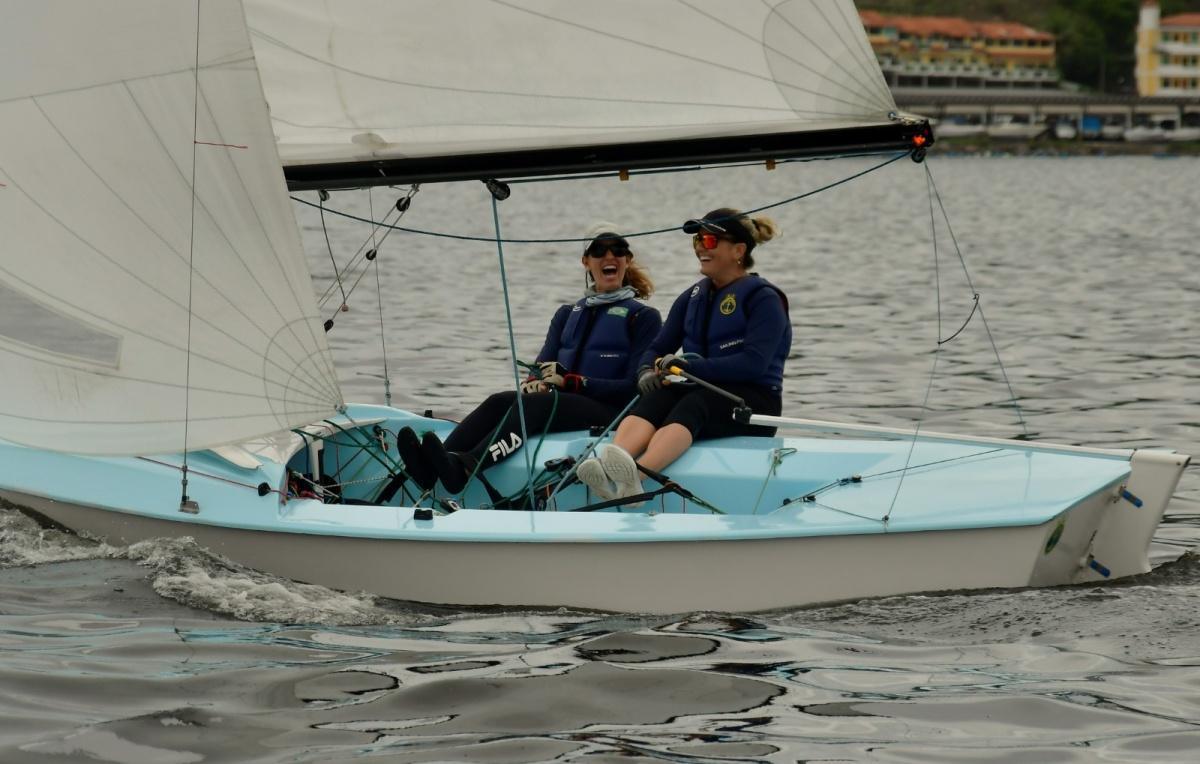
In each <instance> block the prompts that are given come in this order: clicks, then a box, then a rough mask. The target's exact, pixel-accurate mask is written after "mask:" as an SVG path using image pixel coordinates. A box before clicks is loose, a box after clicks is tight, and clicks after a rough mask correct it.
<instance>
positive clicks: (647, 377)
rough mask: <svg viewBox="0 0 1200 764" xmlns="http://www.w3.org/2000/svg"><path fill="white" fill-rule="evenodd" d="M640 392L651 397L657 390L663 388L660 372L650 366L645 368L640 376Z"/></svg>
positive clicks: (638, 383) (638, 384)
mask: <svg viewBox="0 0 1200 764" xmlns="http://www.w3.org/2000/svg"><path fill="white" fill-rule="evenodd" d="M637 386H638V392H639V393H641V394H642V395H649V394H650V393H652V392H654V391H655V390H657V389H659V388H660V387H662V380H661V379H659V377H658V372H657V371H655V370H654V369H653V368H651V367H649V366H643V367H642V370H641V372H640V373H639V374H638V382H637Z"/></svg>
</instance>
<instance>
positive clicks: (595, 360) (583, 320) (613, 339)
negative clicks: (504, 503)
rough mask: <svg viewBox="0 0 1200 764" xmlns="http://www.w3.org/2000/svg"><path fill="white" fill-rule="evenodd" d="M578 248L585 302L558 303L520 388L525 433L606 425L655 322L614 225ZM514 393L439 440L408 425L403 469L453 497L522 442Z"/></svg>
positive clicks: (632, 390)
mask: <svg viewBox="0 0 1200 764" xmlns="http://www.w3.org/2000/svg"><path fill="white" fill-rule="evenodd" d="M588 235H589V236H590V237H591V239H590V240H589V242H588V244H587V246H586V247H585V248H584V250H583V256H582V258H581V263H582V265H583V268H584V287H585V289H584V296H583V297H582V298H580V299H579V300H578V301H576V302H574V303H571V304H567V305H561V306H559V308H558V310H557V311H556V312H555V313H554V317H553V318H552V319H551V320H550V329H549V331H548V332H547V333H546V341H545V343H544V345H543V346H542V351H541V352H540V353H538V356H537V361H536V363H537V368H538V371H537V372H536V373H533V374H530V376H529V378H528V379H526V381H525V382H524V383H523V384H522V385H521V389H520V394H521V396H522V400H521V403H522V406H521V408H523V409H524V412H525V427H524V432H526V433H539V434H540V433H543V432H564V431H568V430H583V429H588V428H590V427H597V426H599V427H604V426H607V425H609V424H610V423H611V422H612V421H613V419H615V418H616V417H617V415H618V414H620V413H621V411H622V410H623V409H624V408H625V407H626V406H627V405H628V404H629V401H630V400H631V399H632V398H633V397H634V395H636V393H637V370H638V363H639V361H640V359H641V357H642V356H643V355H644V354H645V352H646V350H647V349H648V348H649V347H650V343H651V341H652V340H653V339H654V337H655V336H656V335H657V334H658V330H659V328H660V327H661V326H662V316H661V314H659V312H658V311H657V310H655V309H654V308H651V307H650V306H648V305H646V304H645V303H644V302H642V301H643V300H645V299H646V298H648V297H649V296H650V295H651V294H652V293H653V291H654V284H653V282H652V281H651V280H650V277H649V276H648V275H647V274H646V271H645V269H643V268H642V267H641V266H640V265H639V264H638V263H637V262H636V258H635V257H634V252H633V249H632V248H631V247H630V245H629V241H628V240H626V239H625V238H624V237H623V236H621V235H620V234H619V233H617V228H616V226H614V225H612V224H610V223H602V224H599V225H597V226H593V227H592V229H591V231H590V232H589V234H588ZM516 401H517V393H516V392H514V391H511V390H509V391H506V392H500V393H495V394H493V395H491V396H490V397H488V399H487V400H485V401H484V402H483V403H481V404H480V405H479V406H478V407H477V408H476V409H475V410H474V411H472V412H471V413H470V414H468V415H467V416H466V417H465V418H464V419H463V420H462V422H460V423H459V424H458V426H457V427H455V428H454V430H453V431H452V432H451V433H450V434H449V435H448V436H447V437H446V442H445V443H444V444H443V443H442V442H441V441H440V440H439V439H438V437H437V436H436V435H435V434H434V433H432V432H427V433H425V434H424V436H423V437H422V438H421V439H418V438H417V435H416V433H415V432H413V430H412V429H411V428H407V427H406V428H404V429H402V430H401V431H400V433H399V435H398V438H397V441H398V446H399V450H400V456H401V458H402V459H403V460H404V463H405V469H406V471H407V472H408V473H409V475H410V476H412V478H413V480H414V481H415V482H416V483H417V484H418V485H420V486H421V487H422V488H424V489H426V490H428V489H429V488H432V487H433V485H434V484H435V483H436V481H437V480H438V479H440V480H441V481H442V485H443V486H444V487H445V488H446V490H448V491H450V492H451V493H460V492H461V491H462V490H463V489H464V488H465V487H466V484H467V480H468V479H469V477H470V476H471V475H472V474H475V473H477V472H482V471H483V470H486V469H487V468H489V467H491V466H493V465H495V464H497V463H498V462H500V461H502V460H504V459H506V458H507V457H508V456H510V455H511V454H513V453H514V452H515V451H516V450H517V449H518V448H520V447H521V446H522V445H523V441H522V437H523V436H522V434H521V433H522V427H521V419H520V414H519V411H518V407H517V405H516Z"/></svg>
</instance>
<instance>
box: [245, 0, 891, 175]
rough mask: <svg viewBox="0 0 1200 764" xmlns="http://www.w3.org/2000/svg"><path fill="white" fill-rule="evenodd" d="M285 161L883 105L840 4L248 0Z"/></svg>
mask: <svg viewBox="0 0 1200 764" xmlns="http://www.w3.org/2000/svg"><path fill="white" fill-rule="evenodd" d="M246 10H247V18H248V20H249V24H250V28H251V36H252V40H253V43H254V49H255V53H256V56H257V59H258V64H259V68H260V70H261V72H262V76H263V86H264V89H265V91H266V93H267V98H268V101H269V102H270V104H271V118H272V120H273V121H274V126H275V133H276V135H277V137H278V139H279V151H280V155H281V157H282V158H283V160H284V163H285V164H289V165H292V164H314V163H322V162H351V161H365V160H371V159H383V158H391V157H429V156H455V157H457V156H462V155H464V154H472V153H486V152H497V151H513V150H523V149H529V150H544V149H548V148H556V147H567V146H580V145H597V144H601V145H602V144H615V143H621V144H626V143H628V144H637V143H645V142H649V141H663V140H678V139H695V138H712V137H720V136H728V135H747V134H767V133H774V132H792V131H800V130H829V129H836V128H841V127H848V126H862V125H876V124H887V123H888V122H889V114H890V113H892V112H894V111H895V109H896V105H895V102H894V101H893V99H892V95H891V93H890V91H889V90H888V87H887V84H886V82H885V81H884V78H883V75H882V73H881V72H880V69H879V65H878V63H877V62H876V60H875V56H874V54H873V53H872V51H871V46H870V44H869V42H868V41H867V39H866V33H865V31H864V29H863V26H862V22H861V21H860V20H859V17H858V13H857V11H856V10H855V7H854V3H853V2H851V0H604V2H588V1H585V0H491V1H490V2H478V1H477V0H403V2H396V0H352V1H350V2H339V3H329V2H325V0H246Z"/></svg>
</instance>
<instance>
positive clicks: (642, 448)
mask: <svg viewBox="0 0 1200 764" xmlns="http://www.w3.org/2000/svg"><path fill="white" fill-rule="evenodd" d="M683 231H684V232H685V233H690V234H692V250H693V253H694V254H695V256H696V259H697V260H699V262H700V273H701V275H702V276H703V277H704V278H702V279H700V281H698V282H696V283H695V284H694V285H693V286H691V287H689V288H688V289H686V290H685V291H684V292H683V294H681V295H679V297H678V298H676V300H675V302H674V303H673V304H672V305H671V310H670V312H669V313H668V314H667V320H666V323H664V324H663V328H662V331H661V332H659V334H658V337H656V338H655V339H654V342H653V343H651V345H650V348H649V349H648V350H647V351H646V353H645V354H644V355H643V356H642V359H641V363H640V364H639V375H638V389H639V391H640V392H641V393H642V399H641V400H640V401H638V403H637V404H636V405H635V406H634V408H633V410H632V411H631V412H630V414H629V416H627V417H625V419H624V420H622V422H621V424H620V426H619V427H618V428H617V432H616V435H615V436H614V438H613V442H612V444H611V445H605V446H602V447H601V449H600V451H599V454H600V456H599V458H593V459H588V460H586V461H584V462H583V463H582V464H580V465H579V470H578V476H579V479H580V480H581V481H583V482H584V483H586V484H587V485H588V486H589V487H590V488H591V489H592V490H593V491H594V492H595V493H596V494H597V495H598V496H600V497H602V498H605V499H615V498H624V497H626V496H633V495H636V494H639V493H642V484H641V477H640V474H639V472H638V467H639V466H640V465H644V466H645V467H646V468H647V469H650V470H654V471H657V470H661V469H663V468H664V467H666V466H667V465H669V464H670V463H671V462H673V461H675V460H676V459H678V458H679V457H680V456H681V455H683V453H684V452H685V451H687V449H688V448H690V447H691V445H692V443H693V442H694V441H696V440H700V439H707V438H719V437H725V436H730V435H767V436H771V435H774V434H775V430H774V428H771V427H762V426H755V425H750V424H742V423H740V422H736V421H734V420H733V403H732V402H731V400H730V399H729V398H727V397H724V396H721V395H718V394H716V393H714V392H712V391H710V390H708V389H706V388H704V387H700V386H697V385H689V384H686V383H684V384H679V383H674V384H667V385H664V377H668V376H669V375H670V371H669V370H670V369H671V368H672V367H678V368H682V369H685V370H686V371H688V372H689V373H690V374H693V375H695V376H696V377H697V378H698V379H702V380H704V381H706V382H711V383H712V384H714V385H716V386H719V387H721V388H722V389H724V390H725V391H727V392H730V393H733V394H735V395H737V396H739V397H741V398H742V399H743V400H745V402H746V405H747V406H749V407H750V408H751V410H753V411H754V413H758V414H773V415H778V414H779V413H780V411H781V410H782V397H781V396H782V390H783V365H784V362H785V361H786V360H787V357H788V353H789V352H790V350H791V346H792V325H791V322H790V321H789V319H788V313H787V297H786V295H784V293H783V292H782V291H781V290H780V289H779V288H778V287H776V286H775V285H774V284H771V283H770V282H769V281H767V280H766V279H764V278H762V277H761V276H759V275H758V274H756V273H753V272H751V270H750V269H751V268H752V267H753V266H754V250H755V248H756V247H757V246H758V245H759V244H763V243H765V242H768V241H770V240H771V239H773V238H775V236H776V235H777V234H778V228H777V226H776V225H775V223H774V221H772V220H771V219H770V218H767V217H756V218H750V217H747V216H746V215H744V214H743V213H741V212H739V211H738V210H735V209H732V208H729V207H723V208H721V209H716V210H713V211H712V212H709V213H708V214H707V215H705V216H704V217H702V218H699V219H696V220H689V221H687V222H686V223H684V224H683ZM635 458H636V459H637V461H636V462H635ZM631 503H635V502H631Z"/></svg>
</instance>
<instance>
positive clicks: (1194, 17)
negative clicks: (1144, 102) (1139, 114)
mask: <svg viewBox="0 0 1200 764" xmlns="http://www.w3.org/2000/svg"><path fill="white" fill-rule="evenodd" d="M1134 53H1135V56H1136V59H1135V60H1136V62H1137V63H1136V66H1135V68H1134V73H1135V75H1136V77H1137V89H1138V95H1142V96H1198V97H1200V13H1182V14H1179V15H1176V16H1167V17H1166V18H1159V11H1158V3H1157V2H1156V0H1143V2H1142V9H1141V14H1140V15H1139V17H1138V28H1137V43H1136V47H1135V50H1134Z"/></svg>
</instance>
